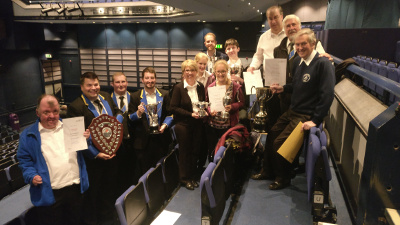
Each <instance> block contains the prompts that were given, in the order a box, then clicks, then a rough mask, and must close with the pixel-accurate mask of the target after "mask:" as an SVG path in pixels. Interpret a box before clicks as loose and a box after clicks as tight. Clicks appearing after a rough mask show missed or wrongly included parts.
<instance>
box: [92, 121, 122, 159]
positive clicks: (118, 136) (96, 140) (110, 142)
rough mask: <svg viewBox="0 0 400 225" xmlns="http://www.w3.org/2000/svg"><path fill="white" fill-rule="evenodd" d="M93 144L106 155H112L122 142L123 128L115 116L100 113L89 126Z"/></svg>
mask: <svg viewBox="0 0 400 225" xmlns="http://www.w3.org/2000/svg"><path fill="white" fill-rule="evenodd" d="M89 130H90V135H91V136H92V142H93V144H94V146H96V148H97V149H98V150H99V151H100V152H103V153H105V154H108V155H114V154H115V153H116V152H117V150H118V149H119V146H120V145H121V143H122V139H123V137H124V133H123V132H124V131H123V130H124V128H123V126H122V123H120V122H119V121H118V120H117V118H115V117H112V116H109V115H107V114H101V115H100V116H98V117H96V118H94V119H93V120H92V123H91V124H90V126H89Z"/></svg>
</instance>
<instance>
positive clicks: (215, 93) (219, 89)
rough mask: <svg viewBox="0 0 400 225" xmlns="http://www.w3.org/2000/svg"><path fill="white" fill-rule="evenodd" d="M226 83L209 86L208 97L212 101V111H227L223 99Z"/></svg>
mask: <svg viewBox="0 0 400 225" xmlns="http://www.w3.org/2000/svg"><path fill="white" fill-rule="evenodd" d="M225 92H226V85H222V86H214V87H208V99H209V101H210V103H211V106H210V109H211V111H216V112H223V111H225V107H224V104H223V103H222V99H223V98H224V96H225Z"/></svg>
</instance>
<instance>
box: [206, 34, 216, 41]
mask: <svg viewBox="0 0 400 225" xmlns="http://www.w3.org/2000/svg"><path fill="white" fill-rule="evenodd" d="M207 36H211V37H213V38H214V41H217V36H215V34H214V33H211V32H209V33H207V34H206V35H204V41H205V40H206V37H207Z"/></svg>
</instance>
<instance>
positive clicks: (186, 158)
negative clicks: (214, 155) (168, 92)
mask: <svg viewBox="0 0 400 225" xmlns="http://www.w3.org/2000/svg"><path fill="white" fill-rule="evenodd" d="M181 68H182V76H183V81H182V82H181V83H179V84H177V85H176V86H175V88H174V91H173V93H172V98H171V102H170V111H171V112H172V113H173V115H174V121H175V123H176V125H175V133H176V137H177V141H178V144H179V178H180V181H181V184H182V185H183V186H185V187H186V188H187V189H189V190H194V188H195V187H198V186H199V184H198V183H197V181H196V180H195V175H196V167H197V160H198V155H199V152H200V147H201V142H202V139H203V137H202V132H201V130H202V129H201V127H202V126H203V120H202V119H201V118H202V117H201V116H206V115H207V113H206V112H202V111H201V110H199V105H200V104H199V103H201V102H204V101H205V90H204V86H203V84H202V83H200V82H197V80H196V77H197V73H198V70H199V69H198V66H197V64H196V62H195V61H193V60H191V59H188V60H186V61H184V62H183V63H182V66H181Z"/></svg>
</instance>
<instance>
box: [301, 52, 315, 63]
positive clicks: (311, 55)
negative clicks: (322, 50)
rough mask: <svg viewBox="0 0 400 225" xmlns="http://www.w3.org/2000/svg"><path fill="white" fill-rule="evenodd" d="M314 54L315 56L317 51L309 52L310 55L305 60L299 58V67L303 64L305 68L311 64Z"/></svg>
mask: <svg viewBox="0 0 400 225" xmlns="http://www.w3.org/2000/svg"><path fill="white" fill-rule="evenodd" d="M316 54H317V51H316V50H313V51H312V52H311V54H310V55H309V56H308V57H307V58H306V59H303V58H301V60H300V63H299V65H301V63H303V62H304V63H305V64H306V65H307V66H309V65H310V63H311V61H312V60H313V58H314V56H315V55H316Z"/></svg>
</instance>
